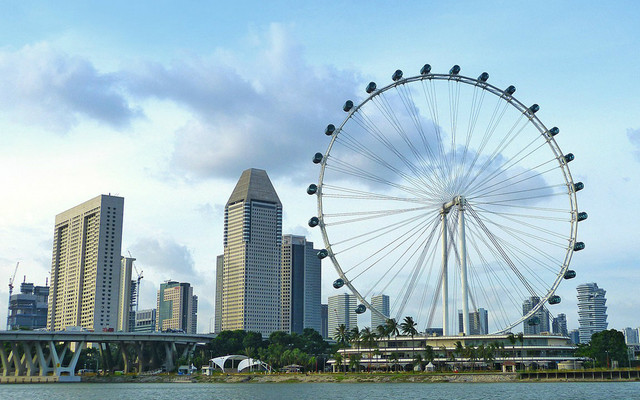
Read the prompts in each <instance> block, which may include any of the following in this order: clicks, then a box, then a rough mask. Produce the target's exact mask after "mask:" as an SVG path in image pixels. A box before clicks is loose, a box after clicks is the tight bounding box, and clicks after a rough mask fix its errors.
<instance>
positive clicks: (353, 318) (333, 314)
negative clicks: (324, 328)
mask: <svg viewBox="0 0 640 400" xmlns="http://www.w3.org/2000/svg"><path fill="white" fill-rule="evenodd" d="M328 300H329V301H328V303H329V304H328V311H329V318H328V319H329V321H328V322H329V323H328V330H329V332H328V333H329V337H331V338H334V339H335V338H336V330H337V329H338V327H339V326H340V325H342V324H344V325H345V327H346V328H347V329H348V330H351V329H353V328H354V327H356V326H358V314H356V302H357V299H356V296H354V295H351V294H347V293H342V294H337V295H335V296H331V297H329V299H328Z"/></svg>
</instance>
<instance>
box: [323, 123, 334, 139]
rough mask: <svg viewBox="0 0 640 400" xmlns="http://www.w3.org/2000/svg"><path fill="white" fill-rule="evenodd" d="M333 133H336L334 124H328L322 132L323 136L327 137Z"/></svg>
mask: <svg viewBox="0 0 640 400" xmlns="http://www.w3.org/2000/svg"><path fill="white" fill-rule="evenodd" d="M335 131H336V126H335V125H334V124H329V125H327V129H325V130H324V134H325V135H327V136H331V135H333V132H335Z"/></svg>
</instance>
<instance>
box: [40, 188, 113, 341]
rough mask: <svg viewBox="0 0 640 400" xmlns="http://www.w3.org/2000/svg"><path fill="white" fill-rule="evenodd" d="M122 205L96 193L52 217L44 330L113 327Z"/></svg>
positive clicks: (107, 196)
mask: <svg viewBox="0 0 640 400" xmlns="http://www.w3.org/2000/svg"><path fill="white" fill-rule="evenodd" d="M123 209H124V198H122V197H117V196H111V195H100V196H98V197H95V198H93V199H91V200H89V201H87V202H84V203H82V204H80V205H78V206H76V207H74V208H71V209H69V210H67V211H65V212H63V213H61V214H58V215H57V216H56V219H55V228H54V234H53V257H52V261H51V286H50V290H49V308H48V312H47V329H49V330H56V331H57V330H62V329H64V328H65V327H67V326H81V327H83V328H86V329H91V330H95V331H102V330H105V329H114V330H115V329H116V328H117V326H118V296H119V293H120V273H121V268H120V250H121V246H122V216H123Z"/></svg>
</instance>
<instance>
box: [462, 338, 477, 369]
mask: <svg viewBox="0 0 640 400" xmlns="http://www.w3.org/2000/svg"><path fill="white" fill-rule="evenodd" d="M463 354H464V356H465V357H466V358H468V359H469V362H470V363H471V370H472V371H473V369H474V366H475V361H476V358H477V351H476V348H475V347H473V345H472V344H468V345H466V346H465V347H464V350H463Z"/></svg>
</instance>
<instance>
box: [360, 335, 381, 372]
mask: <svg viewBox="0 0 640 400" xmlns="http://www.w3.org/2000/svg"><path fill="white" fill-rule="evenodd" d="M377 337H378V335H376V333H375V332H373V331H372V330H371V328H369V327H368V326H367V327H366V328H364V329H363V330H362V331H361V332H360V340H361V341H362V344H364V345H365V347H366V348H368V349H369V367H368V369H369V371H371V352H372V349H373V348H375V349H377V348H378V341H377V340H376V339H377Z"/></svg>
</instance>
